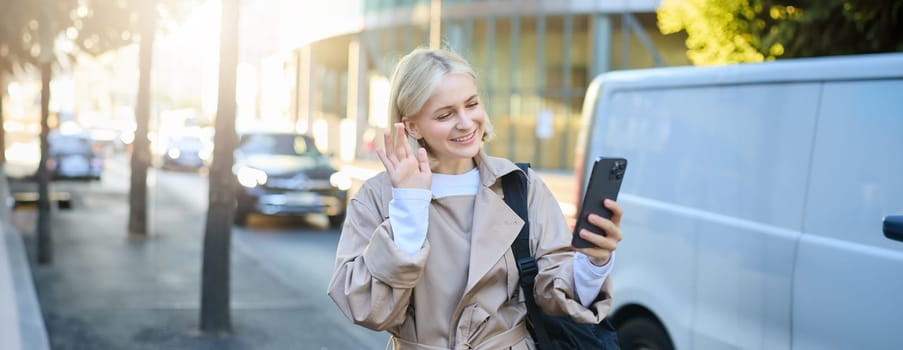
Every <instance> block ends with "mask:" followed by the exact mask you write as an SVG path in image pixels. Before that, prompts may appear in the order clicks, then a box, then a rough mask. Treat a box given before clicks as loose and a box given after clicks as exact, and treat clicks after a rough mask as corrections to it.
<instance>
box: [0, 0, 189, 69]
mask: <svg viewBox="0 0 903 350" xmlns="http://www.w3.org/2000/svg"><path fill="white" fill-rule="evenodd" d="M196 3H197V1H185V0H0V9H3V10H2V11H0V70H2V71H7V72H12V71H13V70H14V69H15V68H16V67H22V66H24V65H26V64H36V63H37V62H38V61H39V60H40V58H39V56H41V53H42V50H43V53H44V54H45V55H46V54H47V53H48V50H49V53H50V55H48V56H46V57H47V58H49V59H50V60H53V61H55V60H57V59H58V57H56V56H57V55H59V54H66V52H60V50H59V49H55V48H54V44H55V43H56V42H58V40H55V39H58V38H64V39H68V40H70V41H71V42H72V43H73V44H74V46H75V47H78V48H79V49H81V50H82V51H84V52H86V53H89V54H92V55H100V54H103V53H104V52H108V51H112V50H116V49H118V48H120V47H122V46H125V45H129V44H131V43H133V42H135V41H136V40H138V39H139V36H138V35H137V33H138V31H139V28H138V26H139V23H138V20H139V17H140V16H148V15H154V14H156V15H157V16H159V18H162V19H164V20H180V19H182V18H183V17H184V16H185V15H186V14H187V13H188V9H189V7H190V6H193V5H195V4H196ZM48 38H49V40H48ZM46 42H51V43H50V45H47V44H46ZM42 45H43V46H49V47H41V46H42Z"/></svg>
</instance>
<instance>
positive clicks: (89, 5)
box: [0, 0, 186, 263]
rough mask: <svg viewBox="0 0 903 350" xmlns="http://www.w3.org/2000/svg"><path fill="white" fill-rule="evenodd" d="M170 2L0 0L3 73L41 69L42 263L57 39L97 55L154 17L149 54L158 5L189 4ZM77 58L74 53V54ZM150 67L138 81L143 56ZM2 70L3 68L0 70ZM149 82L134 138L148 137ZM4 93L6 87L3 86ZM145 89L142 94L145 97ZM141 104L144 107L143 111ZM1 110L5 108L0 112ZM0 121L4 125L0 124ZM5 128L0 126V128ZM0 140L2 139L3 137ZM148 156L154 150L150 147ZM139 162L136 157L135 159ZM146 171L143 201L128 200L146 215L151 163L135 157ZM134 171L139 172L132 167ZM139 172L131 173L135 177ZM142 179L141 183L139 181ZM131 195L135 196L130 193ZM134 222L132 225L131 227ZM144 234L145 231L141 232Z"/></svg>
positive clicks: (46, 245) (46, 251) (177, 9)
mask: <svg viewBox="0 0 903 350" xmlns="http://www.w3.org/2000/svg"><path fill="white" fill-rule="evenodd" d="M161 1H166V3H167V5H170V6H168V7H159V8H158V7H156V6H154V5H155V4H156V3H157V0H141V1H133V2H127V1H118V0H81V1H79V0H40V1H30V0H0V5H2V6H0V8H3V9H4V11H3V12H2V13H0V72H7V73H11V72H12V71H13V70H14V68H15V67H17V66H24V65H32V66H37V67H39V68H40V71H41V81H42V91H41V134H40V139H41V160H40V162H39V163H38V193H39V198H38V218H37V246H38V249H37V256H38V262H40V263H47V262H50V258H51V253H50V248H51V244H50V238H51V236H50V202H49V198H48V194H49V184H48V183H49V176H48V171H47V169H46V162H47V158H48V154H47V152H48V148H49V147H48V144H47V134H48V132H49V130H48V128H49V126H48V123H47V118H48V115H49V110H48V107H49V101H50V95H49V93H50V89H49V86H50V80H51V78H52V70H53V62H56V61H57V60H58V59H59V57H58V56H59V54H58V53H57V52H56V50H55V43H56V41H57V38H59V37H60V34H61V33H65V37H66V38H68V39H70V40H72V41H73V42H74V43H75V44H76V46H78V47H79V48H80V49H82V50H83V51H84V52H87V53H89V54H93V55H99V54H102V53H105V52H108V51H111V50H115V49H118V48H120V47H122V46H125V45H128V44H130V43H131V42H132V41H133V40H135V39H136V37H137V36H135V35H132V34H131V33H132V32H134V29H135V28H136V27H137V21H138V19H139V18H150V27H151V28H152V29H151V30H150V34H145V36H146V37H147V38H149V39H147V40H145V41H146V43H147V45H146V46H145V45H142V48H145V50H146V51H147V52H148V53H146V55H148V56H149V55H150V53H149V51H150V50H151V47H152V46H151V45H152V42H153V34H154V31H155V30H156V29H155V28H156V26H155V24H154V21H155V19H156V16H157V11H158V9H170V10H174V11H170V13H172V14H180V13H183V12H184V11H181V10H183V9H184V8H185V6H186V4H185V2H181V3H179V2H177V1H175V0H161ZM69 58H70V59H73V60H74V56H70V57H69ZM142 64H144V65H145V66H146V67H147V68H146V69H143V73H142V75H143V76H144V79H142V81H141V82H140V83H139V85H141V84H145V85H147V84H149V80H148V78H147V77H148V76H149V69H150V68H149V67H150V62H149V60H142ZM0 74H2V73H0ZM148 86H149V85H147V86H145V87H144V88H143V89H142V88H139V91H140V92H139V101H143V104H140V105H139V108H138V112H137V114H138V116H139V118H138V120H139V123H138V124H139V131H141V129H140V126H141V123H140V121H141V120H142V118H141V116H142V115H143V120H144V123H143V125H144V129H143V130H144V133H143V134H139V135H137V136H138V137H137V138H136V139H143V140H146V139H147V136H146V134H147V131H146V130H147V119H148V118H147V115H148V114H149V97H148V96H149V87H148ZM4 92H5V91H4ZM142 94H143V99H142ZM142 108H143V112H142ZM0 112H2V111H0ZM0 126H2V125H0ZM2 132H3V130H2V128H0V133H2ZM0 141H2V139H0ZM146 153H147V154H148V156H146V157H145V158H149V153H150V151H149V150H148V151H147V152H146ZM133 163H136V162H133ZM142 164H144V167H143V169H144V171H143V172H140V171H139V172H137V173H138V176H142V175H143V176H144V177H143V178H140V180H141V181H133V184H134V183H136V182H138V183H139V186H133V187H139V188H143V189H144V191H141V190H139V191H138V192H139V194H140V200H131V201H130V202H140V203H141V205H140V206H139V208H138V209H135V210H139V211H141V212H142V213H143V215H142V216H141V217H142V218H143V217H144V216H146V214H145V213H146V210H147V209H146V204H144V201H145V192H146V183H147V180H146V173H147V166H146V164H147V162H144V163H142V162H137V165H135V164H133V169H134V168H135V167H136V166H137V167H138V168H139V169H142V167H141V165H142ZM133 173H136V172H135V171H134V170H133ZM134 177H136V176H135V175H133V178H134ZM142 184H143V187H142V186H140V185H142ZM131 197H136V196H135V195H134V194H132V196H131ZM131 228H132V225H130V229H131ZM142 233H143V232H142Z"/></svg>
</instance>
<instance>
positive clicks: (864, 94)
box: [806, 80, 903, 249]
mask: <svg viewBox="0 0 903 350" xmlns="http://www.w3.org/2000/svg"><path fill="white" fill-rule="evenodd" d="M901 93H903V80H884V81H867V82H863V81H857V82H832V83H827V84H825V87H824V98H822V105H821V115H820V117H819V120H818V134H817V137H816V140H815V141H816V142H815V154H814V158H813V163H812V183H811V188H810V191H809V207H810V210H809V213H808V215H807V220H806V231H807V232H810V233H812V234H816V235H823V236H827V237H831V238H836V239H840V240H844V241H855V242H860V243H866V244H869V245H877V246H886V247H895V248H896V249H903V243H900V242H895V241H890V240H888V239H887V238H885V237H884V234H883V233H882V230H881V219H882V217H883V216H884V215H903V98H901V96H903V95H901Z"/></svg>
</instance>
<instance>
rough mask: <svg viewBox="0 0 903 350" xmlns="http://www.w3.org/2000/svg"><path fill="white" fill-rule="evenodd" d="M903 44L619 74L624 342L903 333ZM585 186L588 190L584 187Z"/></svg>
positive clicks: (603, 103) (812, 341)
mask: <svg viewBox="0 0 903 350" xmlns="http://www.w3.org/2000/svg"><path fill="white" fill-rule="evenodd" d="M901 96H903V54H900V53H897V54H880V55H862V56H839V57H830V58H811V59H794V60H784V61H778V62H769V63H760V64H741V65H730V66H724V67H714V68H698V67H676V68H662V69H651V70H639V71H623V72H612V73H608V74H605V75H603V76H601V77H599V78H597V79H595V80H594V81H593V83H592V84H591V85H590V87H589V89H588V91H587V96H586V100H585V102H584V106H583V123H582V125H581V126H580V128H579V129H580V130H581V134H580V135H579V137H578V142H577V148H578V151H577V167H576V168H577V170H576V174H577V175H578V176H580V179H579V180H578V181H579V183H580V184H581V185H582V186H579V187H581V188H582V187H584V186H585V183H586V177H587V176H588V173H589V171H590V170H591V164H592V161H593V159H595V158H596V157H599V156H620V157H625V158H627V159H628V161H629V162H630V165H629V169H628V170H627V173H626V175H625V177H624V181H623V184H622V187H621V193H620V195H619V197H618V202H619V203H620V204H621V206H622V207H623V208H624V212H625V215H624V219H623V220H622V222H621V229H622V230H623V232H624V240H623V241H622V242H621V244H620V245H619V246H618V256H617V264H616V266H615V268H614V271H613V277H614V281H615V283H614V284H613V288H614V291H613V295H614V296H615V297H614V303H613V305H612V307H613V308H612V310H611V313H610V316H609V317H612V321H613V323H614V324H615V326H616V327H617V328H618V330H619V333H620V339H621V346H623V347H624V348H625V349H634V348H650V349H665V350H666V349H675V348H676V349H701V350H705V349H903V332H900V331H899V328H900V327H899V326H900V320H901V319H903V318H901V317H903V316H901V315H903V278H901V277H903V162H901V161H900V160H901V159H903V157H901V151H903V98H901ZM578 198H581V196H578Z"/></svg>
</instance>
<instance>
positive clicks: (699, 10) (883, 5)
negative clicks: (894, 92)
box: [658, 0, 903, 65]
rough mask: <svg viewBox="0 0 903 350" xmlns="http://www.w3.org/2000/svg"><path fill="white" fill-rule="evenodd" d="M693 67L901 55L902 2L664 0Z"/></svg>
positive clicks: (663, 22)
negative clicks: (868, 54) (685, 40)
mask: <svg viewBox="0 0 903 350" xmlns="http://www.w3.org/2000/svg"><path fill="white" fill-rule="evenodd" d="M658 20H659V21H658V24H659V29H660V30H661V31H662V33H664V34H671V33H677V32H680V31H686V33H687V36H688V38H687V49H688V51H687V56H688V57H689V58H690V60H691V61H692V62H693V63H694V64H699V65H709V64H726V63H736V62H760V61H763V60H774V59H777V58H792V57H812V56H831V55H846V54H861V53H877V52H894V51H903V0H886V1H875V0H796V1H794V0H783V1H781V0H663V1H662V5H661V7H660V8H659V9H658Z"/></svg>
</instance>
